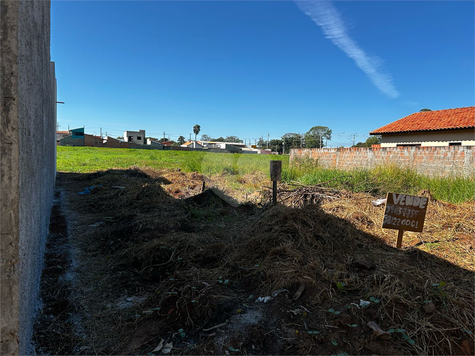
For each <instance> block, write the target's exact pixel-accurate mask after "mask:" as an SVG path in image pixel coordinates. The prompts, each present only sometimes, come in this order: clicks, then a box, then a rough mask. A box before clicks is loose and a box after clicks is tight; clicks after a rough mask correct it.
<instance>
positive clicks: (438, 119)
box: [370, 106, 475, 135]
mask: <svg viewBox="0 0 475 356" xmlns="http://www.w3.org/2000/svg"><path fill="white" fill-rule="evenodd" d="M470 128H475V106H469V107H465V108H457V109H446V110H436V111H422V112H416V113H414V114H411V115H409V116H406V117H403V118H402V119H399V120H397V121H394V122H392V123H390V124H388V125H386V126H383V127H380V128H379V129H377V130H374V131H372V132H370V135H378V134H385V133H402V132H413V131H438V130H453V129H470Z"/></svg>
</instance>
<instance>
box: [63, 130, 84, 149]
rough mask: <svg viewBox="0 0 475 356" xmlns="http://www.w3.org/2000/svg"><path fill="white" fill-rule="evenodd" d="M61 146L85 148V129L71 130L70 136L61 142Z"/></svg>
mask: <svg viewBox="0 0 475 356" xmlns="http://www.w3.org/2000/svg"><path fill="white" fill-rule="evenodd" d="M59 145H60V146H84V127H79V128H77V129H72V130H69V134H68V135H67V136H64V137H63V138H61V139H60V140H59Z"/></svg>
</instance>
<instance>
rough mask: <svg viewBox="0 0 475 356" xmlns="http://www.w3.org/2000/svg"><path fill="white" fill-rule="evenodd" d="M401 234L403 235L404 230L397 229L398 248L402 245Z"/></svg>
mask: <svg viewBox="0 0 475 356" xmlns="http://www.w3.org/2000/svg"><path fill="white" fill-rule="evenodd" d="M402 235H404V230H398V233H397V243H396V247H397V248H399V249H400V248H401V246H402Z"/></svg>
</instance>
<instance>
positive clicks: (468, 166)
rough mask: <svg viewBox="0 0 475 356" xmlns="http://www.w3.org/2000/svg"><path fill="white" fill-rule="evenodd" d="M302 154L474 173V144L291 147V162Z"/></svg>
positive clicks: (323, 161) (337, 161)
mask: <svg viewBox="0 0 475 356" xmlns="http://www.w3.org/2000/svg"><path fill="white" fill-rule="evenodd" d="M300 158H310V159H312V160H314V161H315V162H316V163H317V164H318V165H320V166H322V167H325V168H336V169H341V170H352V169H361V168H366V169H370V168H375V167H377V166H381V165H396V166H398V167H403V168H410V169H414V170H415V171H417V172H418V173H420V174H424V175H429V176H448V175H452V174H455V175H463V176H470V175H474V174H475V147H464V146H453V147H390V148H386V147H384V148H381V147H372V148H367V147H351V148H294V149H292V150H291V151H290V162H293V161H295V160H298V159H300Z"/></svg>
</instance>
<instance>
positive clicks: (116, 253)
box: [63, 169, 475, 355]
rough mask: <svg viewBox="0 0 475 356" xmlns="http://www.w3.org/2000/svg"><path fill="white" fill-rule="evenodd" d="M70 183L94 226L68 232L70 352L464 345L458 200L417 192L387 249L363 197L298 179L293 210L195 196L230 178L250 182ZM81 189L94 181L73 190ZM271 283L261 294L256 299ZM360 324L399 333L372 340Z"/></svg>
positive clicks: (469, 262)
mask: <svg viewBox="0 0 475 356" xmlns="http://www.w3.org/2000/svg"><path fill="white" fill-rule="evenodd" d="M71 178H76V180H74V182H73V183H71V185H69V186H67V187H66V186H64V185H63V189H67V190H68V191H69V199H70V200H71V208H74V209H77V210H78V211H80V212H82V213H81V214H82V217H81V218H80V219H79V225H84V224H86V223H87V224H89V223H90V222H94V221H99V222H100V223H101V224H100V225H98V226H97V227H96V228H94V229H92V228H91V229H87V230H85V231H82V232H80V233H76V235H75V236H74V237H73V239H74V240H75V241H76V243H77V245H78V246H79V248H80V249H82V251H83V252H82V259H83V267H84V270H83V271H81V273H82V275H81V277H80V279H79V281H78V282H77V285H78V288H79V289H81V290H82V292H79V293H78V294H77V295H76V299H77V300H78V301H79V300H80V302H78V303H79V304H80V307H79V308H80V309H82V310H86V311H87V313H88V315H89V317H88V318H87V319H86V320H84V328H85V333H86V334H87V335H88V336H87V338H86V340H87V343H88V347H90V348H88V349H84V350H85V351H84V352H83V353H112V354H117V353H121V354H130V353H134V354H135V353H138V354H142V353H145V354H146V353H149V352H151V350H152V349H153V348H154V347H155V346H156V344H157V343H158V341H159V340H158V339H160V338H163V339H164V340H166V341H170V342H173V343H174V349H173V351H172V353H177V354H180V353H181V354H190V353H192V354H209V353H218V354H224V353H225V351H228V353H229V352H230V351H229V350H230V347H231V349H233V350H234V349H239V350H241V351H240V352H242V353H249V354H253V353H263V354H273V353H290V354H301V353H307V354H331V353H343V352H346V353H349V354H368V353H372V354H414V355H416V354H440V355H451V354H467V353H468V354H470V353H473V348H472V349H470V346H468V349H467V343H469V345H473V342H474V338H473V331H474V322H475V321H474V314H473V304H474V293H473V277H474V275H473V272H474V271H475V266H474V261H473V240H472V239H470V236H473V235H474V234H475V219H474V216H473V208H472V207H471V206H469V204H461V205H453V204H446V203H442V202H436V201H431V202H430V204H429V207H428V213H427V217H426V224H425V229H424V232H423V233H406V234H405V236H404V240H403V247H404V249H403V250H397V249H395V248H394V245H395V240H396V233H395V231H392V230H383V229H381V228H380V226H381V220H382V215H383V210H384V209H383V208H381V207H374V206H373V205H372V204H371V200H374V197H371V196H370V195H368V194H363V193H360V194H351V193H348V192H346V191H338V192H337V191H333V190H332V191H331V194H330V191H328V190H325V189H324V187H319V188H318V189H313V190H312V189H309V188H308V187H300V188H299V189H301V191H300V194H301V195H302V196H303V195H305V196H304V197H303V198H302V199H299V198H298V196H299V192H292V187H290V186H281V188H283V190H285V191H286V192H283V193H282V195H281V197H284V196H289V195H291V194H293V195H292V198H291V199H287V202H289V203H291V204H293V205H294V206H295V205H296V202H297V203H298V206H300V207H299V208H292V207H290V206H285V205H278V206H275V207H270V206H269V204H268V199H269V193H268V192H266V193H260V195H259V197H260V198H261V201H259V203H260V206H261V207H259V206H256V205H254V206H253V205H247V206H240V207H238V208H233V207H232V206H230V205H229V204H228V203H227V202H226V201H223V200H222V199H220V198H219V196H217V195H215V194H211V193H209V192H210V191H209V190H207V191H205V192H204V193H202V189H203V182H205V186H206V187H210V186H218V187H220V188H221V189H223V190H225V192H226V193H227V194H228V195H230V196H232V197H233V198H234V199H235V200H237V201H243V200H244V199H245V198H244V197H246V194H247V193H246V192H244V191H245V189H244V190H243V189H241V190H240V189H238V188H237V187H235V186H233V184H234V183H235V182H238V181H239V184H242V185H244V186H247V187H249V188H252V189H254V190H255V189H257V188H258V187H264V186H265V185H266V182H265V180H264V177H257V178H256V177H252V176H248V175H246V176H241V177H233V178H230V176H229V175H221V176H218V177H212V179H209V178H207V177H204V176H202V175H199V174H185V173H183V172H180V171H178V170H175V171H159V172H157V171H153V170H147V171H143V170H137V169H132V170H127V171H108V172H105V173H97V174H92V175H88V176H78V175H76V176H75V177H72V176H71V175H70V176H69V177H67V176H66V175H63V180H65V181H69V182H71ZM78 179H79V180H78ZM230 179H233V184H231V185H230V186H229V185H226V182H229V180H230ZM234 179H236V180H234ZM63 184H64V183H63ZM92 185H95V186H97V185H102V187H98V188H95V189H93V192H92V194H90V195H86V196H79V195H77V192H78V191H79V190H80V189H79V187H83V186H92ZM113 186H119V187H123V188H112V187H113ZM303 188H305V189H303ZM252 189H250V191H251V190H252ZM309 194H310V195H309ZM309 197H310V199H309ZM316 197H317V198H318V199H317V198H316ZM177 198H178V199H177ZM180 198H184V199H180ZM185 198H189V199H185ZM253 199H255V200H253V201H254V202H257V199H258V195H255V196H253ZM262 199H264V200H263V201H262ZM308 202H313V204H308ZM262 206H264V208H263V207H262ZM91 265H93V266H94V268H91V267H90V266H91ZM302 288H303V290H304V291H303V294H302V295H301V297H299V296H297V295H296V292H297V291H298V290H299V289H300V291H301V290H302ZM278 290H283V291H282V292H281V294H279V296H276V297H275V298H274V299H275V301H272V302H270V303H268V304H265V305H262V304H258V303H256V298H257V297H259V296H271V295H272V294H273V293H274V292H275V291H278ZM128 299H130V300H129V301H128ZM360 300H366V301H370V300H371V302H370V305H369V306H368V307H360V306H359V304H360ZM376 300H377V302H376ZM127 303H128V304H127ZM124 305H126V306H125V307H124ZM428 306H429V307H428ZM329 310H333V311H337V312H338V313H334V312H330V311H329ZM252 313H261V314H262V319H261V321H260V322H259V324H256V325H251V327H249V326H248V327H246V328H244V326H243V328H244V329H243V328H241V330H237V329H235V328H232V327H231V326H229V329H226V325H230V324H231V320H236V318H239V317H244V316H245V315H251V314H252ZM261 314H259V315H261ZM368 322H375V323H376V324H378V325H379V326H380V327H381V328H382V329H383V330H385V331H387V330H392V329H394V330H403V331H399V332H398V331H394V332H392V333H390V335H386V334H384V335H383V337H378V336H376V335H374V334H373V331H372V330H371V329H370V328H369V327H368V326H367V324H368ZM219 324H223V325H224V326H221V327H220V328H217V329H216V331H215V332H211V331H205V330H208V329H210V328H213V327H214V326H216V325H219ZM242 325H244V324H242ZM179 330H182V331H181V332H180V331H179ZM213 330H214V329H213ZM219 330H223V331H227V334H226V337H225V338H219V337H218V336H217V335H219V333H220V331H219ZM312 330H313V331H318V334H317V333H315V334H312V333H308V332H309V331H312ZM299 331H300V332H299ZM313 331H312V332H313ZM253 333H254V334H253ZM215 334H216V335H215ZM183 335H185V336H183ZM210 335H211V336H210ZM289 335H290V336H289ZM219 340H221V341H219ZM223 340H225V341H223ZM409 340H410V341H409ZM218 341H219V342H218ZM81 342H83V343H84V342H86V341H81ZM90 345H94V346H93V347H92V346H90ZM80 346H84V345H81V344H80V342H79V344H78V349H79V348H80ZM232 352H233V351H231V353H232Z"/></svg>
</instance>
